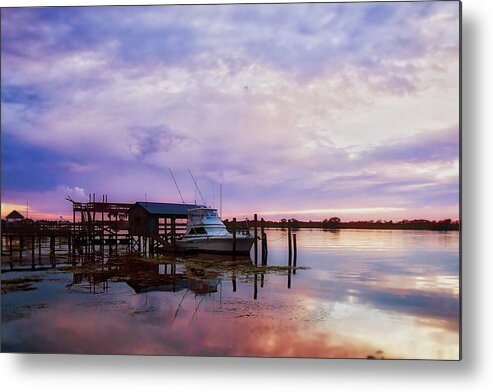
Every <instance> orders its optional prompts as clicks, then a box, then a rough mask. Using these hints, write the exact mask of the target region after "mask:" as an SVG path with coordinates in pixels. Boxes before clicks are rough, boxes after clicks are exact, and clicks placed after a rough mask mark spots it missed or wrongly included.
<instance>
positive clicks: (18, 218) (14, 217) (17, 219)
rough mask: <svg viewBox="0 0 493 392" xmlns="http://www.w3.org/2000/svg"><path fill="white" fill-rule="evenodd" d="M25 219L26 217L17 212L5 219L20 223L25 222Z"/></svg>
mask: <svg viewBox="0 0 493 392" xmlns="http://www.w3.org/2000/svg"><path fill="white" fill-rule="evenodd" d="M24 219H25V218H24V216H23V215H22V214H21V213H19V212H17V211H16V210H14V211H12V212H11V213H10V214H8V215H7V216H6V217H5V220H6V221H7V222H20V221H23V220H24Z"/></svg>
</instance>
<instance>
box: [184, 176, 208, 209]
mask: <svg viewBox="0 0 493 392" xmlns="http://www.w3.org/2000/svg"><path fill="white" fill-rule="evenodd" d="M188 172H189V173H190V177H192V180H193V183H194V184H195V189H197V191H198V192H199V195H200V198H201V199H202V203H204V205H205V200H204V196H202V192H200V188H199V186H198V185H197V181H195V178H194V177H193V175H192V172H191V171H190V169H188Z"/></svg>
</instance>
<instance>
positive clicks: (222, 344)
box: [2, 230, 460, 359]
mask: <svg viewBox="0 0 493 392" xmlns="http://www.w3.org/2000/svg"><path fill="white" fill-rule="evenodd" d="M296 233H297V238H298V252H299V253H298V258H297V265H298V266H301V267H306V268H304V269H298V270H294V271H293V270H292V269H290V268H288V267H289V262H288V259H287V257H286V256H287V252H286V244H283V243H281V242H280V241H279V242H275V241H273V242H272V243H270V244H269V265H268V266H267V267H265V266H255V264H254V263H252V262H251V261H246V262H245V260H243V261H242V262H234V263H233V262H231V261H230V260H212V259H206V258H199V259H193V258H192V259H186V258H185V259H173V260H169V259H161V260H153V261H151V262H145V261H142V260H139V259H131V258H130V259H126V260H123V261H121V262H118V261H117V259H115V258H113V259H112V261H111V262H105V263H104V264H102V263H101V260H98V259H86V260H80V259H77V260H71V259H60V260H57V261H56V262H55V265H56V267H55V268H53V267H51V265H50V267H49V268H48V269H46V268H45V264H47V262H46V263H43V262H40V263H37V264H36V268H35V269H34V271H33V270H32V269H30V270H29V273H28V272H21V271H16V269H15V268H14V269H13V270H11V271H8V268H7V269H6V271H8V272H7V273H6V274H4V275H3V277H2V279H6V278H10V279H13V278H16V277H18V276H27V275H29V276H34V275H36V276H38V277H41V278H42V279H41V280H39V281H36V282H33V283H32V285H33V287H34V288H35V290H31V291H26V292H9V293H8V294H6V295H5V296H2V318H3V316H4V314H6V315H8V316H9V318H8V320H10V321H8V322H4V324H3V326H2V327H3V328H2V344H3V350H4V351H39V352H77V353H108V354H110V353H115V354H117V353H121V354H139V353H140V354H172V355H252V356H301V357H359V358H367V357H375V358H381V357H384V358H443V359H454V358H457V356H458V351H459V332H458V331H459V313H460V309H459V297H458V295H459V291H458V236H457V235H456V233H455V236H454V233H452V234H450V233H422V232H421V233H414V232H389V231H384V232H378V231H370V232H365V231H344V230H341V231H338V232H334V233H332V232H327V231H321V230H320V231H310V230H306V231H304V230H300V231H297V232H296ZM277 234H278V233H275V232H274V233H269V235H270V237H271V238H277V237H278V235H277ZM444 237H446V239H444ZM350 244H352V246H350ZM50 263H51V261H50ZM24 267H26V268H27V265H25V266H24ZM16 268H17V267H16ZM17 269H19V268H17ZM294 272H296V273H294ZM33 305H36V306H34V307H33ZM38 305H39V306H38ZM41 305H43V306H41ZM45 305H46V306H45ZM26 307H30V308H29V311H27V310H26V309H27V308H26ZM16 312H17V313H19V312H20V313H22V312H23V314H25V316H22V317H16V316H15V315H16ZM3 319H4V318H3ZM33 326H36V328H33Z"/></svg>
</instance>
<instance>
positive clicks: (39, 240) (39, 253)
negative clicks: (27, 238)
mask: <svg viewBox="0 0 493 392" xmlns="http://www.w3.org/2000/svg"><path fill="white" fill-rule="evenodd" d="M38 256H40V257H41V235H38Z"/></svg>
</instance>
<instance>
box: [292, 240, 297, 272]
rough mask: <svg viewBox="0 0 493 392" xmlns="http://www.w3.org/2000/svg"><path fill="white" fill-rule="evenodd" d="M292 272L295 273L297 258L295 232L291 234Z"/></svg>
mask: <svg viewBox="0 0 493 392" xmlns="http://www.w3.org/2000/svg"><path fill="white" fill-rule="evenodd" d="M293 252H294V254H293V267H294V268H293V274H296V261H297V258H298V247H297V245H296V234H293Z"/></svg>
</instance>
